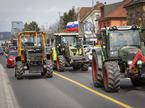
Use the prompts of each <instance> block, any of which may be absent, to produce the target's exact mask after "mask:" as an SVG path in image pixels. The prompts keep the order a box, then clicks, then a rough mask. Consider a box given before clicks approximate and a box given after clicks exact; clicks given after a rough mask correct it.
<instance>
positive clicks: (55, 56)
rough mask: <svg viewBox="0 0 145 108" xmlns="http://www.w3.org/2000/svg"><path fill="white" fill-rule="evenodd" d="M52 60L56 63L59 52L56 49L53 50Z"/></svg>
mask: <svg viewBox="0 0 145 108" xmlns="http://www.w3.org/2000/svg"><path fill="white" fill-rule="evenodd" d="M52 59H53V61H56V59H57V52H56V48H55V47H53V48H52Z"/></svg>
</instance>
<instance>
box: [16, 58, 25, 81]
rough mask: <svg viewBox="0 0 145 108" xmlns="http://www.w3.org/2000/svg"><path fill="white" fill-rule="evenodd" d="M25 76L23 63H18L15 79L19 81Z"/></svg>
mask: <svg viewBox="0 0 145 108" xmlns="http://www.w3.org/2000/svg"><path fill="white" fill-rule="evenodd" d="M23 74H24V69H23V64H22V62H21V61H17V62H16V66H15V77H16V78H17V79H22V78H23Z"/></svg>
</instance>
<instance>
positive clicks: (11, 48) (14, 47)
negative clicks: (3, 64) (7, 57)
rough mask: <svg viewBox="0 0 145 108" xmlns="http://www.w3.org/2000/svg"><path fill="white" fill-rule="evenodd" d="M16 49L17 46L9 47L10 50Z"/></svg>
mask: <svg viewBox="0 0 145 108" xmlns="http://www.w3.org/2000/svg"><path fill="white" fill-rule="evenodd" d="M16 49H17V47H16V46H10V47H9V50H16Z"/></svg>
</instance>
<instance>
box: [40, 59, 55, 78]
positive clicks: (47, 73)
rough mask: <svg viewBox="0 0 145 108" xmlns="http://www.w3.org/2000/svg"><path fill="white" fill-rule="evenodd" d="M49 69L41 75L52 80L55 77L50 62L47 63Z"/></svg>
mask: <svg viewBox="0 0 145 108" xmlns="http://www.w3.org/2000/svg"><path fill="white" fill-rule="evenodd" d="M46 65H47V68H45V69H44V70H43V71H44V72H42V73H41V75H43V76H45V77H46V78H52V77H53V65H52V64H51V63H49V62H46Z"/></svg>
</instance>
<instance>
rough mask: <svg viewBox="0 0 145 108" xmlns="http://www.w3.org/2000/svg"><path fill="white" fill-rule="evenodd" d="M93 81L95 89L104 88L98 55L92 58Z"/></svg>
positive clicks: (94, 54)
mask: <svg viewBox="0 0 145 108" xmlns="http://www.w3.org/2000/svg"><path fill="white" fill-rule="evenodd" d="M92 79H93V85H94V86H95V87H103V79H102V75H101V72H100V71H99V69H98V58H97V55H96V53H93V56H92Z"/></svg>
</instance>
